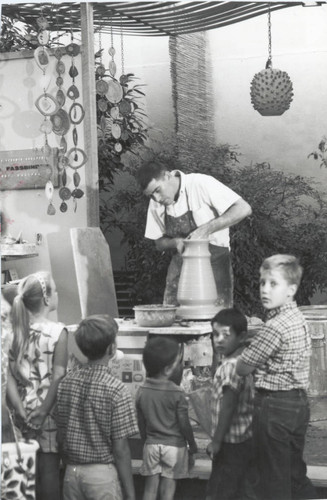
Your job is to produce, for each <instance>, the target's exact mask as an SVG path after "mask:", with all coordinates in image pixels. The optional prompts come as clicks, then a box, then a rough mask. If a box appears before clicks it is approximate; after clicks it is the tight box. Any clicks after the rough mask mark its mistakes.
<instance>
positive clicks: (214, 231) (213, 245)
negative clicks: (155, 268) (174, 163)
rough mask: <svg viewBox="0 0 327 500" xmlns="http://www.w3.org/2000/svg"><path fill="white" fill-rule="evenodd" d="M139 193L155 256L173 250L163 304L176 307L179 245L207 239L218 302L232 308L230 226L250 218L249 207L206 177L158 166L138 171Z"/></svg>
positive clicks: (158, 163)
mask: <svg viewBox="0 0 327 500" xmlns="http://www.w3.org/2000/svg"><path fill="white" fill-rule="evenodd" d="M136 177H137V181H138V183H139V185H140V187H141V189H142V191H143V193H144V194H145V195H146V196H148V197H149V198H150V203H149V207H148V213H147V221H146V229H145V237H146V238H149V239H151V240H155V244H156V248H157V249H158V250H159V251H161V252H162V251H167V250H173V252H174V253H173V257H172V259H171V262H170V265H169V268H168V272H167V278H166V289H165V294H164V303H165V304H178V301H177V289H178V282H179V277H180V272H181V267H182V253H183V250H184V244H183V240H184V239H186V238H191V239H208V240H209V249H210V253H211V265H212V269H213V273H214V276H215V281H216V286H217V292H218V298H219V303H220V305H222V306H223V307H231V306H232V304H233V276H232V267H231V258H230V247H229V227H231V226H233V225H234V224H237V223H238V222H240V221H241V220H243V219H244V218H245V217H247V216H249V215H251V213H252V210H251V207H250V205H249V204H248V203H247V202H246V201H245V200H243V198H241V197H240V196H239V195H238V194H236V193H235V192H234V191H232V190H231V189H229V188H228V187H227V186H225V185H224V184H222V183H221V182H219V181H218V180H217V179H215V178H214V177H212V176H210V175H205V174H199V173H191V174H184V173H183V172H181V171H180V170H173V171H169V170H168V169H167V167H166V166H165V165H164V164H162V163H160V162H157V161H150V162H148V163H145V164H143V165H142V166H141V167H140V168H139V170H138V172H137V176H136Z"/></svg>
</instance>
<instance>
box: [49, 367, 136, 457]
mask: <svg viewBox="0 0 327 500" xmlns="http://www.w3.org/2000/svg"><path fill="white" fill-rule="evenodd" d="M57 406H58V431H59V436H60V441H61V445H62V448H63V454H64V457H65V460H66V461H67V463H69V464H108V463H112V462H114V457H113V454H112V440H113V439H122V438H127V437H130V436H132V435H134V434H136V433H137V432H138V427H137V422H136V415H135V410H134V405H133V402H132V397H131V394H130V393H129V391H128V389H127V388H126V387H125V386H124V384H123V383H122V382H121V381H120V380H118V379H116V378H115V377H113V376H112V375H111V374H110V371H109V369H108V368H107V367H106V366H104V365H83V366H82V367H78V368H75V369H74V370H72V371H71V372H69V373H68V374H67V375H66V377H65V378H64V379H63V381H62V382H61V383H60V384H59V389H58V396H57Z"/></svg>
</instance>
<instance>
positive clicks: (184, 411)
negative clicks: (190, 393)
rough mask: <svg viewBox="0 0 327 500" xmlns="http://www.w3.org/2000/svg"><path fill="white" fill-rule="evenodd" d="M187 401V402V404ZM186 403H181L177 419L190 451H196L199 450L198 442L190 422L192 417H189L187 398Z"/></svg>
mask: <svg viewBox="0 0 327 500" xmlns="http://www.w3.org/2000/svg"><path fill="white" fill-rule="evenodd" d="M185 403H186V404H185ZM185 403H184V404H182V403H181V404H179V405H178V407H177V419H178V424H179V428H180V430H181V433H182V435H183V436H184V438H185V440H186V441H187V443H188V445H189V447H190V453H192V454H193V453H196V452H197V451H198V447H197V444H196V442H195V439H194V434H193V429H192V426H191V423H190V419H189V417H188V407H187V402H186V400H185Z"/></svg>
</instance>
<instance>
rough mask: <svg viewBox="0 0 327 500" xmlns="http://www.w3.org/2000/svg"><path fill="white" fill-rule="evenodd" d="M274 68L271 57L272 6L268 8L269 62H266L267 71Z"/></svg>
mask: <svg viewBox="0 0 327 500" xmlns="http://www.w3.org/2000/svg"><path fill="white" fill-rule="evenodd" d="M271 67H272V56H271V12H270V4H269V6H268V61H267V62H266V69H268V68H271Z"/></svg>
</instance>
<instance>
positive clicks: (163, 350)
mask: <svg viewBox="0 0 327 500" xmlns="http://www.w3.org/2000/svg"><path fill="white" fill-rule="evenodd" d="M178 352H179V345H178V343H177V342H176V340H173V339H168V338H166V337H153V338H151V339H149V340H148V341H147V343H146V344H145V346H144V349H143V363H144V366H145V369H146V372H147V376H148V377H155V376H156V375H159V373H161V372H162V371H163V370H164V368H166V366H170V365H171V364H172V363H173V362H174V361H175V359H176V356H177V355H178Z"/></svg>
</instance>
